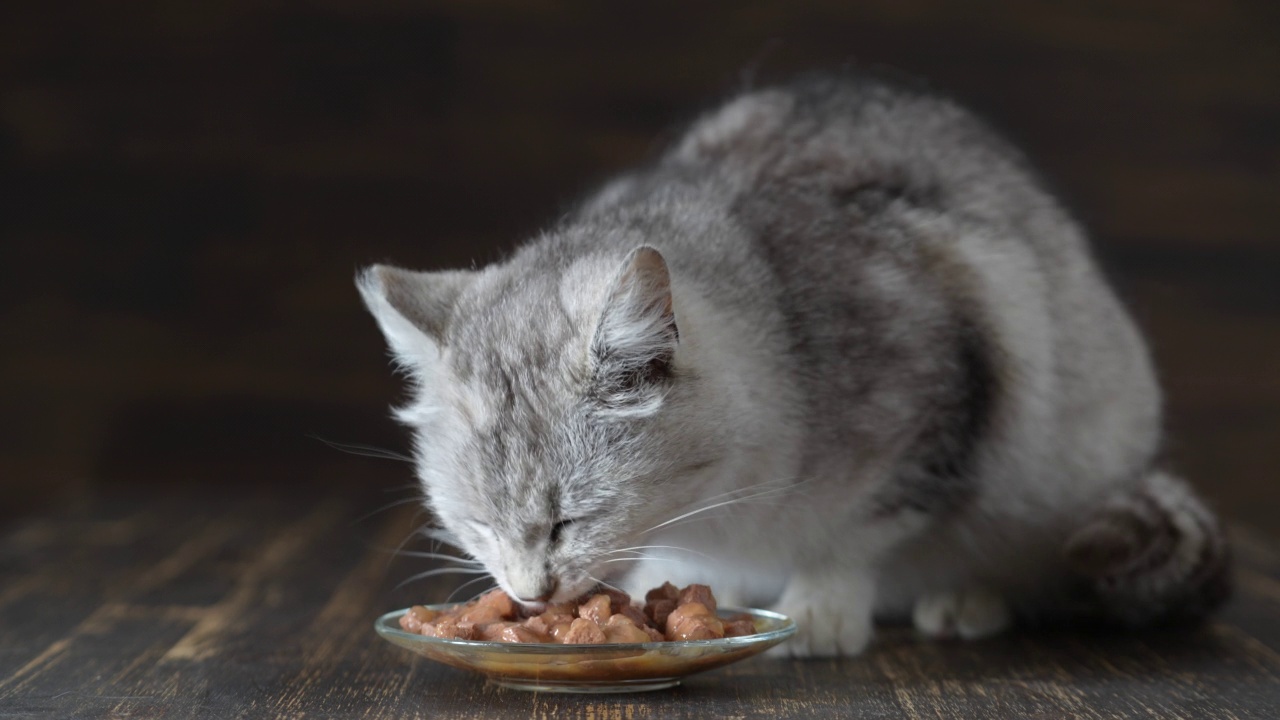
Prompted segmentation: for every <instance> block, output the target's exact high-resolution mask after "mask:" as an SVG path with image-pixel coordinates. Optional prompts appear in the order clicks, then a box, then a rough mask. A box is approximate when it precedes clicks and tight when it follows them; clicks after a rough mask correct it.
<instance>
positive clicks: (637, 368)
mask: <svg viewBox="0 0 1280 720" xmlns="http://www.w3.org/2000/svg"><path fill="white" fill-rule="evenodd" d="M679 341H680V331H679V329H678V328H677V327H676V314H675V305H674V302H673V299H672V295H671V274H670V272H669V271H668V270H667V262H666V260H665V259H664V258H663V257H662V253H660V252H658V251H657V250H656V249H655V248H652V247H650V246H648V245H642V246H640V247H638V248H636V249H635V250H632V251H631V253H630V254H628V255H627V258H626V260H624V261H623V263H622V267H621V268H619V270H618V272H617V274H616V275H615V277H614V279H613V282H612V284H611V286H610V288H609V291H608V295H607V297H606V300H605V305H604V310H603V312H602V313H601V315H600V324H599V325H598V326H597V327H596V332H595V335H594V337H593V339H592V342H591V355H592V360H593V362H594V365H595V368H594V370H595V372H594V380H595V388H594V392H595V395H596V398H597V399H598V400H599V401H600V402H601V404H603V405H604V407H605V409H607V410H608V411H610V412H612V413H614V414H620V415H628V416H640V415H648V414H652V413H653V412H655V411H657V409H658V407H659V406H660V405H661V403H662V398H663V395H664V394H665V392H664V391H665V388H666V386H667V385H668V383H669V382H670V380H671V378H672V376H673V372H674V362H675V355H676V347H677V346H678V345H679Z"/></svg>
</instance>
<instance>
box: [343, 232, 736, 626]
mask: <svg viewBox="0 0 1280 720" xmlns="http://www.w3.org/2000/svg"><path fill="white" fill-rule="evenodd" d="M357 284H358V286H359V288H360V291H361V294H362V295H363V296H364V300H365V303H366V305H367V306H368V308H369V310H370V312H371V313H372V314H373V316H374V317H375V318H376V319H377V321H378V324H379V326H380V327H381V329H382V331H383V334H384V335H385V336H386V339H387V342H388V344H389V346H390V348H391V351H392V354H393V355H394V357H395V359H396V362H397V363H398V364H399V365H400V367H401V368H402V369H403V370H404V371H405V372H406V375H407V376H408V378H409V380H410V383H411V391H412V395H413V397H412V400H411V402H410V403H408V404H407V405H406V406H404V407H402V408H400V409H398V410H397V411H396V415H397V417H398V418H399V419H400V420H401V421H402V422H404V423H405V424H407V425H408V426H409V427H410V428H412V430H413V432H414V445H415V453H414V454H415V459H416V461H417V469H418V474H419V477H420V479H421V480H422V484H423V487H424V490H425V492H426V498H427V503H428V505H429V506H430V507H431V509H432V510H433V512H434V514H435V515H436V518H437V520H438V522H439V523H440V524H442V525H443V526H444V529H445V530H446V531H447V533H448V534H449V535H450V536H451V537H452V539H453V540H454V542H455V543H456V544H457V545H459V546H460V547H461V549H463V550H464V551H465V552H467V553H469V554H470V555H471V556H473V557H474V558H476V559H477V560H479V561H481V562H482V563H483V564H484V566H485V567H486V569H488V570H489V571H490V573H492V575H493V576H494V578H495V579H496V580H497V581H498V584H499V586H500V587H502V589H503V590H505V591H506V592H507V593H508V594H510V595H511V596H512V597H515V598H517V599H520V600H522V601H527V602H529V603H533V602H536V601H554V602H561V601H563V600H566V599H569V598H572V597H576V596H577V595H578V594H580V593H581V592H583V591H584V590H586V589H587V588H589V587H590V586H592V585H594V584H595V583H596V580H597V579H604V578H605V576H606V575H612V574H614V573H609V572H608V571H609V570H610V569H611V568H625V567H628V566H629V565H630V563H626V562H617V563H609V562H608V561H610V560H619V561H620V560H622V559H624V558H628V557H633V556H634V553H626V552H617V551H619V550H621V549H622V548H625V547H628V546H630V545H635V544H636V541H637V539H638V538H639V537H640V536H641V535H642V534H643V533H644V531H645V530H646V529H647V528H649V527H650V526H651V525H652V524H654V523H655V522H657V521H659V520H661V519H664V518H665V517H666V514H667V513H670V512H672V511H674V510H675V509H676V508H678V507H679V506H680V504H681V503H682V502H688V500H689V499H690V498H689V496H688V494H687V492H686V490H685V488H684V487H683V486H682V485H679V482H681V481H685V482H687V481H688V480H689V478H688V477H687V476H688V474H689V472H690V471H691V469H694V468H706V467H708V466H709V465H711V464H714V461H713V460H710V459H708V442H707V440H708V439H709V437H710V436H708V435H706V434H705V433H699V432H692V430H693V429H694V426H695V425H697V421H696V420H695V417H696V416H697V415H698V413H699V410H698V409H699V407H700V403H701V404H705V403H703V399H702V398H700V383H699V379H698V373H697V372H696V369H695V368H694V367H692V363H691V361H690V353H689V352H688V350H687V345H688V343H687V342H686V338H683V337H682V334H681V321H680V304H679V301H678V297H677V295H676V294H673V292H672V283H671V274H670V272H669V271H668V268H667V264H666V261H665V260H664V258H663V256H662V254H661V253H659V251H658V250H656V249H654V248H653V247H649V246H639V247H636V248H635V249H634V250H632V251H630V252H629V253H625V254H616V253H608V252H602V253H600V254H598V255H588V256H585V257H580V258H577V259H575V260H573V261H572V262H571V263H569V264H567V265H566V266H563V267H556V266H553V265H547V264H545V263H544V264H539V262H537V261H536V259H531V258H527V257H524V256H521V255H517V256H516V257H515V258H513V259H512V260H511V261H509V262H507V263H505V264H502V265H495V266H491V267H488V268H485V269H483V270H478V271H446V272H426V273H423V272H411V271H407V270H401V269H397V268H394V267H388V266H374V267H371V268H369V269H367V270H365V271H364V272H363V273H362V274H361V275H360V276H359V278H358V281H357Z"/></svg>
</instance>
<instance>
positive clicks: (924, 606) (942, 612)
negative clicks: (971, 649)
mask: <svg viewBox="0 0 1280 720" xmlns="http://www.w3.org/2000/svg"><path fill="white" fill-rule="evenodd" d="M911 616H912V620H913V621H914V622H915V626H916V629H917V630H919V631H920V632H921V633H923V634H924V635H926V636H928V637H931V638H935V639H945V638H955V637H959V638H961V639H964V640H977V639H979V638H985V637H990V636H992V635H997V634H999V633H1001V632H1003V631H1005V630H1006V629H1008V628H1009V626H1010V625H1012V624H1013V613H1012V612H1011V611H1010V610H1009V605H1008V604H1007V603H1005V601H1004V598H1002V597H1000V596H999V595H997V594H996V593H994V592H992V591H990V590H987V589H985V588H972V589H969V590H964V591H959V592H941V593H936V594H934V595H925V596H922V597H921V598H919V599H918V600H916V605H915V609H914V610H913V611H912V613H911Z"/></svg>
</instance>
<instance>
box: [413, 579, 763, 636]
mask: <svg viewBox="0 0 1280 720" xmlns="http://www.w3.org/2000/svg"><path fill="white" fill-rule="evenodd" d="M400 627H401V628H403V629H404V630H406V631H408V632H411V633H418V634H420V635H429V636H432V637H438V638H448V639H454V640H483V641H489V642H520V643H564V644H575V645H576V644H585V645H600V644H604V643H641V642H660V641H675V640H714V639H718V638H724V637H738V636H740V635H753V634H755V632H756V626H755V623H754V621H752V620H751V618H750V617H749V616H746V615H739V616H736V617H734V618H730V619H727V620H726V619H724V618H722V617H720V616H718V615H717V614H716V598H715V595H713V594H712V593H711V588H709V587H707V586H706V585H696V584H695V585H689V586H688V587H685V588H677V587H676V586H675V585H672V584H671V583H664V584H663V585H662V587H658V588H654V589H653V590H650V591H649V592H648V593H646V594H645V598H644V603H643V604H640V603H637V602H633V601H632V600H631V597H630V596H629V595H627V594H626V593H624V592H620V591H618V590H613V589H609V588H597V589H595V590H592V591H590V592H588V593H587V594H585V595H583V596H582V597H580V598H578V599H577V600H574V601H572V602H566V603H560V604H556V605H547V606H545V607H543V608H542V609H541V612H538V613H536V614H534V613H532V612H530V611H528V610H527V609H525V608H523V607H522V606H521V605H520V604H519V603H516V602H515V601H513V600H512V599H511V598H510V597H509V596H508V595H507V594H506V593H504V592H503V591H501V590H493V591H491V592H488V593H485V594H484V595H481V596H480V597H479V598H477V599H475V600H472V601H471V602H469V603H465V604H463V605H458V606H456V607H453V608H450V609H448V610H443V611H442V610H432V609H430V608H427V607H423V606H421V605H414V606H413V607H412V608H410V609H409V612H407V613H405V614H404V615H403V616H401V617H400Z"/></svg>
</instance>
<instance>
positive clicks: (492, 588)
mask: <svg viewBox="0 0 1280 720" xmlns="http://www.w3.org/2000/svg"><path fill="white" fill-rule="evenodd" d="M462 587H466V585H463V586H462ZM497 588H498V585H497V583H495V584H493V585H490V586H489V587H486V588H482V589H481V590H480V592H478V593H476V594H474V595H472V596H471V597H469V598H467V599H466V600H463V601H462V602H464V603H469V602H471V601H472V600H475V599H476V598H478V597H480V596H481V595H483V594H485V593H487V592H489V591H490V590H496V589H497Z"/></svg>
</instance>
